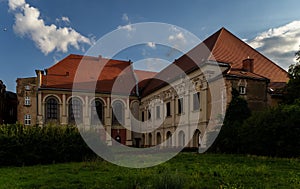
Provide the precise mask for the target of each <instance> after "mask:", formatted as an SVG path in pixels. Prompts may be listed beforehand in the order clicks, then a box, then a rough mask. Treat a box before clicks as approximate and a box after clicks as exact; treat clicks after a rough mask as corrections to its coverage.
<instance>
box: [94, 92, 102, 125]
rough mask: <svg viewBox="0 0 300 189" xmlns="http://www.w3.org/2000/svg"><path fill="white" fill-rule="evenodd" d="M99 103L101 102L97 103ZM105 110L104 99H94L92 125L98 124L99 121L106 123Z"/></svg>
mask: <svg viewBox="0 0 300 189" xmlns="http://www.w3.org/2000/svg"><path fill="white" fill-rule="evenodd" d="M97 103H99V104H98V105H97ZM97 107H98V108H97ZM104 112H105V109H104V102H103V100H101V99H99V98H96V99H94V100H93V101H92V103H91V125H97V124H98V121H100V122H101V123H102V124H104V117H105V115H104ZM99 115H101V116H99Z"/></svg>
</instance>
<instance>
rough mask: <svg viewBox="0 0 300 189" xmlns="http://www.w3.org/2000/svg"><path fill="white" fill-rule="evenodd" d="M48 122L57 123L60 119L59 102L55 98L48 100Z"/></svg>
mask: <svg viewBox="0 0 300 189" xmlns="http://www.w3.org/2000/svg"><path fill="white" fill-rule="evenodd" d="M45 111H46V112H45V114H46V116H45V118H46V122H57V121H58V118H59V109H58V100H57V98H55V97H49V98H47V99H46V107H45Z"/></svg>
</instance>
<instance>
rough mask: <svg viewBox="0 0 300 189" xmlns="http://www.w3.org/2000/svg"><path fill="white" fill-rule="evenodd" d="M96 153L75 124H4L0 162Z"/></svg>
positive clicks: (54, 159) (66, 159) (23, 162)
mask: <svg viewBox="0 0 300 189" xmlns="http://www.w3.org/2000/svg"><path fill="white" fill-rule="evenodd" d="M91 157H95V155H94V154H93V152H92V151H91V150H90V149H89V148H88V146H87V145H86V144H85V142H84V141H83V139H82V137H81V135H80V133H79V131H78V130H77V128H76V127H72V126H45V127H39V126H30V127H28V126H23V125H2V126H0V166H3V165H18V166H20V165H33V164H48V163H53V162H69V161H82V160H83V159H84V158H91Z"/></svg>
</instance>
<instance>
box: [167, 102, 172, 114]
mask: <svg viewBox="0 0 300 189" xmlns="http://www.w3.org/2000/svg"><path fill="white" fill-rule="evenodd" d="M166 106H167V117H169V116H171V102H167V104H166Z"/></svg>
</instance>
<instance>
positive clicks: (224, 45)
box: [211, 28, 288, 82]
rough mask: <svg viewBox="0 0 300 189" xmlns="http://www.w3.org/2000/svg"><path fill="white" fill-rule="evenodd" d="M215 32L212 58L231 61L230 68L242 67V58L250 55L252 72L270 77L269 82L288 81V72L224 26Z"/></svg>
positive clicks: (219, 60)
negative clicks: (252, 63)
mask: <svg viewBox="0 0 300 189" xmlns="http://www.w3.org/2000/svg"><path fill="white" fill-rule="evenodd" d="M216 34H217V35H218V38H217V40H216V41H215V43H214V46H213V48H212V56H213V59H215V60H217V61H218V62H226V63H231V66H232V68H242V62H243V60H245V59H246V58H248V57H250V58H252V59H254V70H253V72H254V73H256V74H258V75H261V76H263V77H266V78H268V79H270V81H271V82H287V81H288V74H287V72H286V71H285V70H284V69H282V68H281V67H279V66H278V65H277V64H275V63H274V62H272V61H271V60H270V59H268V58H266V57H265V56H264V55H262V54H261V53H259V52H258V51H257V50H255V49H253V48H252V47H250V46H249V45H248V44H247V43H245V42H244V41H242V40H240V39H239V38H237V37H236V36H234V35H233V34H232V33H230V32H229V31H228V30H226V29H225V28H222V29H221V30H219V31H218V32H217V33H216ZM216 34H215V35H216ZM211 58H212V57H211Z"/></svg>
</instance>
